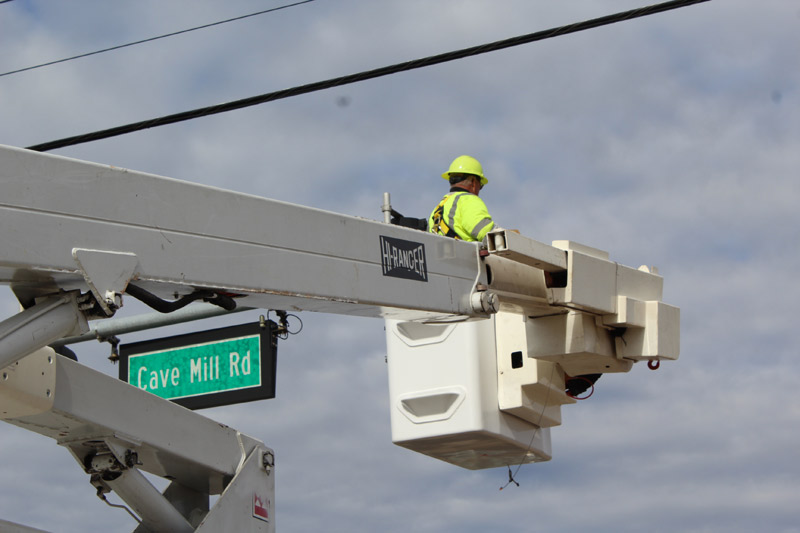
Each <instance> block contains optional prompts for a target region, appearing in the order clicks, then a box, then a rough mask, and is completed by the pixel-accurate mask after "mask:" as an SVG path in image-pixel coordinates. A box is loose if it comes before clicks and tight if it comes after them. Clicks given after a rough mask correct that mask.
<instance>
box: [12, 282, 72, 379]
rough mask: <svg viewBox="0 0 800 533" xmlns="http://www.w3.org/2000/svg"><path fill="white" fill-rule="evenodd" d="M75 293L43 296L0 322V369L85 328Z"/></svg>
mask: <svg viewBox="0 0 800 533" xmlns="http://www.w3.org/2000/svg"><path fill="white" fill-rule="evenodd" d="M77 294H78V293H77V292H76V293H67V294H63V295H61V296H54V297H51V298H47V299H45V300H42V301H41V302H39V303H37V304H36V305H34V306H32V307H29V308H28V309H26V310H24V311H22V312H21V313H18V314H16V315H14V316H13V317H11V318H8V319H6V320H4V321H3V322H0V368H5V367H7V366H8V365H11V364H14V363H16V362H17V361H19V360H20V359H22V358H23V357H25V356H26V355H28V354H30V353H32V352H35V351H36V350H38V349H39V348H42V347H44V346H47V345H48V344H50V343H52V342H53V341H55V340H57V339H60V338H62V337H64V336H65V335H70V334H74V333H76V332H77V331H86V329H88V324H87V322H86V318H85V317H84V315H83V313H82V312H81V311H80V310H79V309H78V303H77V301H76V298H77Z"/></svg>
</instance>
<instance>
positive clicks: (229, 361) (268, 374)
mask: <svg viewBox="0 0 800 533" xmlns="http://www.w3.org/2000/svg"><path fill="white" fill-rule="evenodd" d="M275 327H276V325H275V323H274V322H272V321H267V322H265V323H264V324H263V325H262V324H261V323H260V322H256V323H252V324H243V325H239V326H232V327H227V328H219V329H214V330H209V331H201V332H197V333H189V334H186V335H176V336H174V337H166V338H162V339H154V340H149V341H143V342H136V343H132V344H124V345H121V346H120V367H119V378H120V379H121V380H122V381H125V382H126V383H130V384H131V385H133V386H134V387H138V388H140V389H142V390H146V391H147V392H150V393H152V394H155V395H156V396H160V397H162V398H164V399H167V400H172V401H174V402H175V403H178V404H180V405H183V406H184V407H188V408H190V409H202V408H205V407H215V406H219V405H230V404H234V403H241V402H249V401H254V400H263V399H268V398H274V397H275V367H276V360H277V348H278V345H277V342H278V341H277V337H276V336H275V335H274V330H275Z"/></svg>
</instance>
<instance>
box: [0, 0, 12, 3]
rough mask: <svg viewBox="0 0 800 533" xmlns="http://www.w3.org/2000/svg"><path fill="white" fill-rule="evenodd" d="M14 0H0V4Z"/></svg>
mask: <svg viewBox="0 0 800 533" xmlns="http://www.w3.org/2000/svg"><path fill="white" fill-rule="evenodd" d="M13 1H14V0H0V4H6V3H8V2H13Z"/></svg>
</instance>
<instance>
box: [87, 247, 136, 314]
mask: <svg viewBox="0 0 800 533" xmlns="http://www.w3.org/2000/svg"><path fill="white" fill-rule="evenodd" d="M72 257H73V258H74V259H75V262H76V263H77V264H78V267H79V268H80V269H81V272H82V273H83V278H84V279H85V280H86V284H87V285H88V286H89V290H91V291H92V294H93V295H94V297H95V299H96V300H97V303H98V304H99V305H100V307H101V308H102V309H103V312H104V313H105V314H106V316H113V315H114V312H115V311H116V310H117V309H119V308H120V307H121V306H122V293H123V292H124V291H125V288H126V287H127V286H128V282H129V281H130V280H131V279H133V276H134V273H135V272H136V267H137V266H138V265H139V259H138V258H137V257H136V254H132V253H127V252H110V251H105V250H88V249H85V248H73V249H72Z"/></svg>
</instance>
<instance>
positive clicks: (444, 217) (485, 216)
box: [428, 189, 494, 241]
mask: <svg viewBox="0 0 800 533" xmlns="http://www.w3.org/2000/svg"><path fill="white" fill-rule="evenodd" d="M493 227H494V221H492V216H491V215H490V214H489V210H488V209H487V208H486V204H485V203H483V200H481V199H480V197H478V196H477V195H475V194H472V193H470V192H467V191H464V190H460V189H459V190H457V191H455V192H454V191H450V193H449V194H446V195H445V196H444V198H442V201H441V202H439V205H437V206H436V208H435V209H434V210H433V212H432V213H431V216H430V217H429V218H428V231H430V232H431V233H438V234H439V235H445V236H447V237H453V238H455V239H461V240H464V241H482V240H483V237H484V236H485V235H486V234H487V233H488V232H489V230H491V229H492V228H493Z"/></svg>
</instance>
